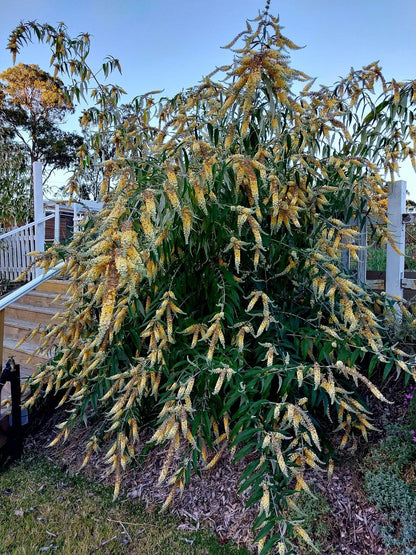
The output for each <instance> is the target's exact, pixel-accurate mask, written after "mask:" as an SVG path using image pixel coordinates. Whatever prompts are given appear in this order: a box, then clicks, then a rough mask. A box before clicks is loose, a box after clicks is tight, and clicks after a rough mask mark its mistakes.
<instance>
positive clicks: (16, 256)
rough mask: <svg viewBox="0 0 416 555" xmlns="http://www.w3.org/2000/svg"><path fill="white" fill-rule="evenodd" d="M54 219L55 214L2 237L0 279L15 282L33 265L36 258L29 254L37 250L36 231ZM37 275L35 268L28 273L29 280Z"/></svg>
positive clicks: (0, 241) (0, 238)
mask: <svg viewBox="0 0 416 555" xmlns="http://www.w3.org/2000/svg"><path fill="white" fill-rule="evenodd" d="M53 217H54V214H52V215H49V216H46V217H43V218H41V219H40V220H37V221H36V222H31V223H29V224H26V225H22V226H20V227H17V228H15V229H12V230H10V231H7V232H5V233H2V234H1V235H0V278H1V279H4V280H8V281H13V280H15V279H16V278H18V277H19V276H20V275H21V274H22V273H23V272H24V271H25V270H26V268H27V267H28V266H29V265H30V264H32V263H33V261H34V257H33V256H31V255H30V254H29V253H31V252H34V251H35V250H36V230H37V228H38V226H39V224H41V223H44V222H46V221H47V220H50V219H52V218H53ZM35 275H36V270H35V268H31V269H30V270H29V271H28V274H27V277H28V279H29V280H30V279H33V278H34V277H35Z"/></svg>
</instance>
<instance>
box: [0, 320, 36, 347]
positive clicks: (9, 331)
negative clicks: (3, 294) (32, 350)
mask: <svg viewBox="0 0 416 555" xmlns="http://www.w3.org/2000/svg"><path fill="white" fill-rule="evenodd" d="M37 326H38V324H37V323H36V322H27V321H25V320H20V319H17V318H9V317H5V318H4V336H5V337H7V338H8V339H10V340H14V341H16V343H17V342H18V341H20V340H21V339H23V337H25V336H27V335H28V334H29V333H31V332H32V331H33V330H34V329H35V328H36V327H37Z"/></svg>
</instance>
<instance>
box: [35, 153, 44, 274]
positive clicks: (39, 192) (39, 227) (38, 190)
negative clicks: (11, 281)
mask: <svg viewBox="0 0 416 555" xmlns="http://www.w3.org/2000/svg"><path fill="white" fill-rule="evenodd" d="M33 202H34V216H35V248H36V250H37V251H38V252H43V251H44V250H45V222H41V223H37V222H38V221H39V220H41V219H42V218H44V216H45V213H44V209H43V188H42V164H41V162H33ZM42 273H43V270H42V269H41V268H36V276H39V275H42Z"/></svg>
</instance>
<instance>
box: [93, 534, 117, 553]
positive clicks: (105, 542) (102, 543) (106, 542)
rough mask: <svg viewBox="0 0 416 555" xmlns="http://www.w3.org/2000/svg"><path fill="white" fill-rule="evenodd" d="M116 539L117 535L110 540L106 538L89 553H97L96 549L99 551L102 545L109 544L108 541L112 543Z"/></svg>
mask: <svg viewBox="0 0 416 555" xmlns="http://www.w3.org/2000/svg"><path fill="white" fill-rule="evenodd" d="M116 539H117V536H113V537H112V538H110V539H109V540H105V541H103V542H101V543H100V545H99V546H97V547H95V548H94V549H91V551H89V552H88V555H91V554H92V553H95V552H96V551H98V550H99V549H101V548H102V547H104V546H105V545H107V544H108V543H110V542H112V541H114V540H116Z"/></svg>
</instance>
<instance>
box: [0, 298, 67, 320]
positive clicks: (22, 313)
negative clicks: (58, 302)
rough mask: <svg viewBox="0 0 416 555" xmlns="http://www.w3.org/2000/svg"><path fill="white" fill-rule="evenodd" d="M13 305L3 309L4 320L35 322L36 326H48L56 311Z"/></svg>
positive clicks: (20, 304)
mask: <svg viewBox="0 0 416 555" xmlns="http://www.w3.org/2000/svg"><path fill="white" fill-rule="evenodd" d="M21 301H22V302H19V303H13V304H11V305H10V306H8V307H7V308H6V309H5V315H4V316H5V318H12V319H14V320H22V321H25V322H36V324H49V323H50V322H51V320H52V318H53V317H54V316H55V315H56V313H57V310H56V309H54V308H49V307H44V306H37V307H33V306H31V305H29V304H26V303H25V302H24V297H23V298H22V299H21Z"/></svg>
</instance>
